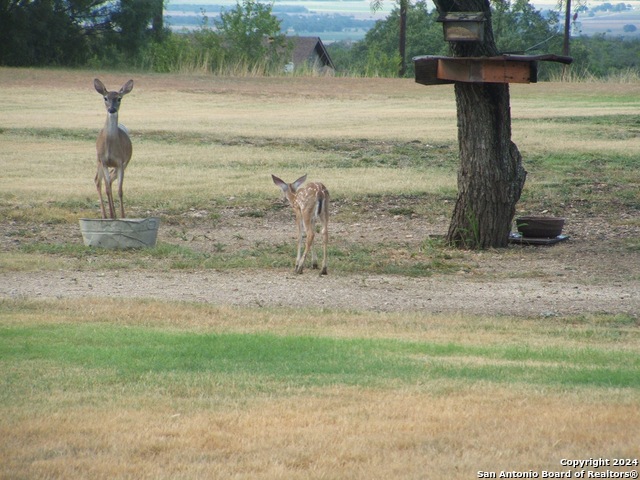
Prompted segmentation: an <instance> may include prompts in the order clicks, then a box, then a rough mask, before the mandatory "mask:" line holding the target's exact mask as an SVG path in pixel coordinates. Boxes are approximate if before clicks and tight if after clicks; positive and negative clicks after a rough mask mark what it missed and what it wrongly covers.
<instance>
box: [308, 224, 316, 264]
mask: <svg viewBox="0 0 640 480" xmlns="http://www.w3.org/2000/svg"><path fill="white" fill-rule="evenodd" d="M311 230H312V231H313V233H314V235H315V233H316V225H315V221H314V222H313V224H312V225H311ZM309 248H310V249H311V266H312V267H313V269H314V270H317V269H318V255H316V249H315V247H314V246H313V244H311V245H310V246H309Z"/></svg>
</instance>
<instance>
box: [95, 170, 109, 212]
mask: <svg viewBox="0 0 640 480" xmlns="http://www.w3.org/2000/svg"><path fill="white" fill-rule="evenodd" d="M94 181H95V182H96V188H97V189H98V197H100V210H101V211H102V218H107V212H106V211H105V209H104V199H103V198H102V166H98V171H97V172H96V178H95V180H94Z"/></svg>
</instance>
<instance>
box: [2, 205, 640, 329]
mask: <svg viewBox="0 0 640 480" xmlns="http://www.w3.org/2000/svg"><path fill="white" fill-rule="evenodd" d="M288 213H289V212H288V211H282V212H278V213H275V214H274V215H273V216H270V217H266V218H263V219H260V220H256V219H253V218H247V217H243V216H240V215H238V214H237V212H233V213H231V214H230V215H229V216H228V217H225V218H222V219H220V221H219V222H218V224H216V225H215V227H210V228H202V227H198V226H197V225H200V222H194V223H193V225H191V226H190V227H189V228H188V229H187V231H188V233H187V234H186V235H182V234H181V235H180V237H181V238H178V237H177V236H176V233H175V231H174V230H175V229H174V228H172V227H171V226H163V227H161V230H160V232H161V233H160V238H159V241H164V242H168V243H179V242H184V243H185V244H187V245H188V247H189V248H191V249H194V250H197V251H213V249H215V245H216V244H220V243H222V244H224V245H226V246H227V247H228V248H232V246H233V248H238V249H241V248H247V247H249V246H251V245H255V244H256V243H257V242H277V243H279V242H289V241H291V242H292V243H293V242H294V241H295V240H294V233H293V232H292V229H291V225H290V218H289V216H288ZM628 223H629V222H627V223H626V224H623V225H622V226H612V225H611V224H610V223H609V222H608V221H607V219H600V220H599V219H595V218H589V219H579V218H574V219H572V220H571V222H568V225H567V229H566V232H565V233H567V234H568V235H570V237H571V238H570V240H569V241H568V242H563V243H561V244H558V245H556V246H553V247H519V246H516V247H511V248H509V249H506V250H502V251H484V252H463V253H461V255H463V256H464V258H463V259H462V262H461V263H462V264H468V265H472V268H470V269H469V270H464V269H463V270H461V271H460V272H457V273H450V274H435V275H434V276H432V277H427V278H411V277H402V276H393V275H375V274H349V275H344V274H340V273H339V272H336V271H332V270H331V262H330V263H329V268H330V271H329V273H330V274H329V275H328V276H325V277H320V276H318V275H317V272H316V271H311V270H306V271H305V273H304V274H303V275H295V274H293V273H292V272H290V271H283V270H250V271H246V270H245V271H240V270H224V271H217V270H207V271H196V272H184V271H181V270H175V271H168V272H166V271H160V270H157V269H156V270H152V269H146V270H135V269H132V270H129V269H127V270H120V271H114V270H105V271H93V270H88V271H84V270H82V271H76V270H72V269H68V270H57V271H41V272H13V271H7V270H5V271H0V298H78V297H119V298H154V299H164V300H177V301H195V302H207V303H212V304H222V305H237V306H248V307H279V306H286V307H301V306H311V307H317V308H331V309H347V310H362V311H421V312H429V313H453V312H461V313H468V314H475V315H516V316H555V315H558V316H564V315H579V314H595V313H607V314H627V315H632V316H634V317H637V316H639V315H640V252H638V251H637V249H634V248H629V243H628V241H629V240H628V239H630V238H637V237H638V236H639V235H640V232H638V230H640V229H639V228H638V227H635V226H632V227H629V226H628ZM624 225H627V226H624ZM5 227H7V228H6V229H5V230H6V231H7V235H5V236H4V237H3V250H14V249H16V248H18V247H19V244H20V243H23V242H25V241H36V242H37V241H47V242H54V243H55V242H61V243H62V242H81V239H80V238H81V237H80V235H79V231H78V232H76V231H73V229H72V230H70V229H69V228H68V227H66V226H60V227H58V226H51V225H46V226H35V225H34V226H32V230H33V232H32V233H31V234H30V235H29V238H28V239H26V238H25V236H24V235H22V236H20V235H15V234H13V233H12V232H10V231H9V227H8V226H7V225H5ZM445 227H446V220H445V221H443V223H442V225H438V224H434V223H433V222H426V221H421V220H420V219H409V218H405V217H389V216H387V217H384V218H377V219H369V220H368V221H367V222H362V223H361V224H344V223H334V225H333V228H332V234H333V235H334V237H335V238H342V239H346V240H348V241H357V240H358V239H359V240H360V241H362V239H363V238H366V239H367V241H368V242H374V243H375V242H379V241H380V242H384V241H389V240H392V239H394V238H395V239H402V240H403V241H405V242H408V243H411V242H416V243H419V242H421V241H423V239H424V238H425V236H429V235H433V234H434V233H437V232H438V231H444V229H445ZM15 228H20V229H22V231H24V226H23V225H18V226H16V227H15ZM16 239H19V240H16ZM330 260H331V259H330Z"/></svg>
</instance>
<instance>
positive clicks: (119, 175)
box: [118, 168, 125, 218]
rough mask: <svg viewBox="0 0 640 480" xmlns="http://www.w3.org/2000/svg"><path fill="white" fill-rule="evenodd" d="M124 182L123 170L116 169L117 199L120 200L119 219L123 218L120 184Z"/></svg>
mask: <svg viewBox="0 0 640 480" xmlns="http://www.w3.org/2000/svg"><path fill="white" fill-rule="evenodd" d="M123 181H124V168H119V169H118V198H119V199H120V218H125V216H124V202H123V201H122V182H123Z"/></svg>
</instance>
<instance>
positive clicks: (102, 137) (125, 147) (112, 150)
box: [93, 78, 133, 218]
mask: <svg viewBox="0 0 640 480" xmlns="http://www.w3.org/2000/svg"><path fill="white" fill-rule="evenodd" d="M93 86H94V87H95V89H96V91H97V92H98V93H99V94H101V95H102V96H103V97H104V105H105V107H106V108H107V122H106V123H105V125H104V128H103V129H102V130H101V131H100V134H99V135H98V140H97V142H96V150H97V153H98V169H97V172H96V178H95V182H96V188H97V189H98V195H99V196H100V209H101V210H102V218H107V212H106V211H105V208H104V200H103V198H102V181H103V180H104V189H105V191H106V193H107V201H108V202H109V214H110V216H111V218H116V209H115V206H114V204H113V193H112V189H111V186H112V184H113V181H114V180H115V179H116V177H117V178H118V197H119V198H120V216H121V217H122V218H124V217H125V215H124V203H123V202H122V182H123V180H124V170H125V168H127V165H128V164H129V160H131V153H132V146H131V139H130V138H129V134H128V133H127V129H126V128H125V127H124V126H123V125H119V124H118V110H119V109H120V102H121V100H122V97H123V96H124V95H126V94H127V93H129V92H130V91H131V90H132V89H133V80H129V81H128V82H127V83H125V84H124V85H123V86H122V88H121V89H120V90H119V91H118V92H110V91H108V90H107V88H106V87H105V86H104V84H103V83H102V82H101V81H100V80H98V79H97V78H96V79H95V80H94V81H93Z"/></svg>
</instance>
